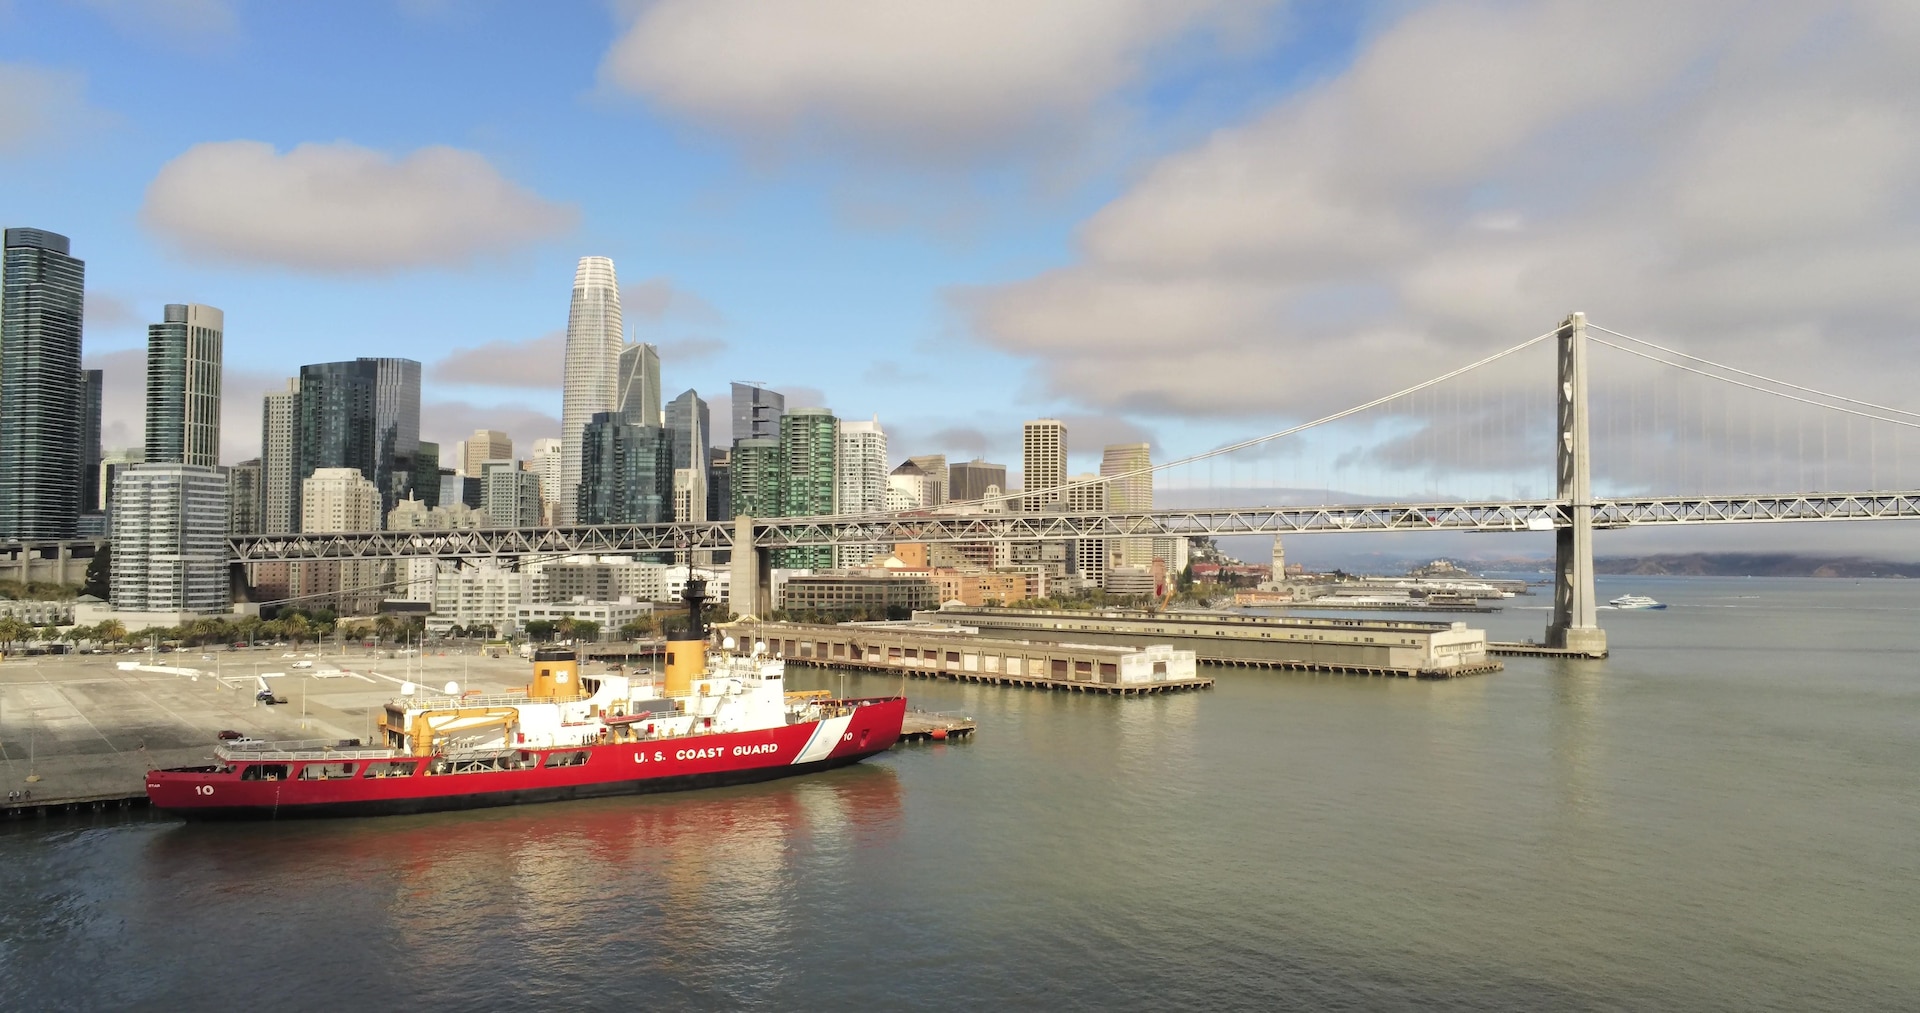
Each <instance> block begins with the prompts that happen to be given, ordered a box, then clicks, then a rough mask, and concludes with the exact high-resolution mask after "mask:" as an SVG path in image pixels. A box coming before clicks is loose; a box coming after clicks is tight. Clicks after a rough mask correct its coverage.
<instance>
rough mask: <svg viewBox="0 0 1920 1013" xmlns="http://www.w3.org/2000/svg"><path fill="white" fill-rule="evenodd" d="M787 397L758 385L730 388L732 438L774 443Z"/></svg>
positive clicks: (747, 384)
mask: <svg viewBox="0 0 1920 1013" xmlns="http://www.w3.org/2000/svg"><path fill="white" fill-rule="evenodd" d="M786 411H787V396H786V395H785V394H782V393H780V392H779V391H777V390H768V389H767V388H765V387H762V386H760V385H758V384H752V383H739V382H736V383H734V385H733V439H734V441H735V442H739V441H740V440H777V439H779V438H780V416H782V415H784V414H786Z"/></svg>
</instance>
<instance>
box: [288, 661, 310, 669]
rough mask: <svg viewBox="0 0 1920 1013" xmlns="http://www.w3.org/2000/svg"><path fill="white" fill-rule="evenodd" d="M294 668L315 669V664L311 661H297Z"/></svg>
mask: <svg viewBox="0 0 1920 1013" xmlns="http://www.w3.org/2000/svg"><path fill="white" fill-rule="evenodd" d="M292 667H294V668H312V667H313V662H311V661H296V662H294V663H293V666H292Z"/></svg>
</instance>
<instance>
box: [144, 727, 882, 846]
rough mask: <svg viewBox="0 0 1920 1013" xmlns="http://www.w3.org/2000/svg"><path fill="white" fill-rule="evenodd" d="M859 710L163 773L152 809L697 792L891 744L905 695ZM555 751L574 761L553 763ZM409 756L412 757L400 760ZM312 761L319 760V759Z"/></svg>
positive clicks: (353, 809)
mask: <svg viewBox="0 0 1920 1013" xmlns="http://www.w3.org/2000/svg"><path fill="white" fill-rule="evenodd" d="M860 704H861V705H860V706H858V707H856V708H855V709H854V710H853V711H852V712H851V713H849V714H846V715H843V716H840V717H834V718H828V719H824V720H820V721H814V722H808V723H804V724H795V725H785V726H781V727H778V728H768V729H760V730H755V731H744V732H730V733H717V734H709V735H694V736H686V737H682V738H673V739H654V740H648V741H639V742H613V743H607V744H603V745H593V746H585V747H580V748H574V749H551V750H520V751H515V756H516V757H524V758H525V761H526V762H527V764H528V766H526V767H524V768H523V769H512V770H489V771H480V772H457V773H439V772H436V771H435V767H436V764H435V762H434V758H426V759H423V760H420V761H419V762H418V764H417V769H415V770H414V771H413V772H412V773H409V774H405V775H403V776H384V777H383V776H373V773H374V771H375V770H385V769H388V768H387V767H386V766H383V765H387V764H391V763H392V762H393V761H390V760H365V761H348V762H347V763H344V764H343V763H342V759H343V758H342V757H332V758H329V759H328V760H327V761H324V764H325V769H326V770H327V772H328V773H330V774H337V773H339V771H340V770H341V769H342V767H343V766H348V767H350V768H351V770H350V772H349V773H348V774H346V775H345V776H328V777H308V776H306V774H307V771H306V770H305V769H304V768H305V767H306V766H307V765H306V764H301V763H266V764H261V765H254V766H261V767H263V768H264V769H265V770H267V771H269V772H271V773H272V774H273V775H274V776H273V777H272V778H271V779H268V778H266V777H263V776H260V772H259V771H253V772H251V773H252V775H253V776H249V775H250V771H249V770H248V769H247V767H248V766H249V765H246V764H239V765H221V766H217V767H204V768H178V769H173V770H155V771H151V772H149V773H148V775H147V796H148V798H149V799H150V800H151V801H152V803H153V806H154V807H155V808H157V809H161V810H163V811H166V812H169V813H172V814H175V815H178V816H183V817H187V818H189V819H228V820H232V819H305V818H329V817H351V816H398V815H409V814H417V813H431V812H447V811H451V810H459V809H479V808H491V807H496V806H509V805H526V804H530V803H538V802H564V801H571V800H578V799H591V798H606V797H611V796H619V795H640V794H651V793H655V792H669V791H690V790H696V789H701V788H717V787H723V786H726V785H737V784H752V783H756V782H760V781H771V780H776V779H780V778H786V777H795V776H801V775H806V774H813V773H818V772H820V771H824V770H830V769H833V768H835V767H843V766H847V765H849V764H854V763H858V762H860V761H861V760H864V759H866V758H867V757H869V756H872V755H874V754H875V753H880V752H884V751H886V750H887V749H890V748H892V746H893V744H894V743H895V742H896V741H898V739H899V737H900V723H901V720H902V719H903V718H904V717H905V713H906V701H905V700H904V699H902V698H892V699H887V700H876V701H860ZM556 758H560V759H564V760H567V761H571V762H566V763H556V762H555V760H556ZM402 762H411V759H410V758H403V759H402ZM315 766H316V768H317V769H318V768H320V767H321V761H315Z"/></svg>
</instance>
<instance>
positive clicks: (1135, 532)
mask: <svg viewBox="0 0 1920 1013" xmlns="http://www.w3.org/2000/svg"><path fill="white" fill-rule="evenodd" d="M1592 508H1593V526H1594V527H1595V528H1601V529H1611V528H1628V527H1646V526H1672V525H1683V524H1764V523H1777V522H1784V521H1847V520H1852V521H1863V520H1865V521H1870V520H1914V519H1920V491H1904V492H1828V493H1807V494H1789V495H1751V496H1649V497H1606V498H1595V500H1594V502H1593V504H1592ZM740 520H744V523H740ZM1572 523H1573V521H1572V508H1571V507H1570V506H1569V505H1568V504H1567V503H1564V502H1561V501H1559V500H1553V499H1539V500H1507V501H1492V502H1480V503H1463V502H1428V503H1356V504H1342V505H1322V506H1289V507H1246V508H1238V509H1220V510H1152V511H1143V512H1138V513H1105V512H1102V513H1004V514H952V515H943V514H937V513H927V512H917V513H908V514H885V515H869V516H843V517H757V518H750V519H737V520H726V521H696V522H688V523H674V524H603V525H589V526H578V527H558V528H480V529H474V530H464V531H356V532H342V533H328V534H283V535H242V536H235V537H233V538H230V539H228V545H229V548H230V551H231V554H232V561H233V562H235V563H262V562H281V561H289V560H317V559H402V558H410V557H434V558H443V559H474V558H487V557H501V558H517V557H522V556H555V557H558V556H565V555H574V554H597V553H632V552H672V551H676V550H686V549H695V550H700V549H738V548H741V547H742V546H741V545H740V544H739V543H738V541H737V539H744V538H746V537H748V534H747V532H748V531H749V529H750V532H751V534H750V538H751V544H752V546H753V547H754V548H757V549H761V550H769V549H782V548H797V547H802V546H818V545H891V544H894V543H896V542H1036V541H1062V540H1069V539H1078V538H1124V537H1151V536H1161V537H1165V536H1176V537H1177V536H1190V535H1254V534H1280V535H1286V534H1300V533H1308V532H1340V531H1348V532H1357V531H1480V532H1498V531H1554V530H1557V529H1560V528H1564V527H1568V526H1570V525H1571V524H1572ZM4 552H5V549H4V548H0V554H4Z"/></svg>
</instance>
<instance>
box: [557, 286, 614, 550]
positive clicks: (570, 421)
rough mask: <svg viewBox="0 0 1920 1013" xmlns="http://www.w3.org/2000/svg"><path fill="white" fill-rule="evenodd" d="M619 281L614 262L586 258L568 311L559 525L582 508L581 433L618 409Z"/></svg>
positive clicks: (562, 398)
mask: <svg viewBox="0 0 1920 1013" xmlns="http://www.w3.org/2000/svg"><path fill="white" fill-rule="evenodd" d="M621 346H622V341H621V323H620V282H619V279H618V278H617V277H616V276H615V275H614V271H613V261H612V260H610V259H608V258H606V257H581V258H580V264H579V266H578V267H577V268H575V269H574V273H573V302H572V305H571V306H570V307H569V308H568V311H567V358H566V364H565V374H564V378H563V380H562V383H561V394H560V441H561V446H562V448H563V449H564V451H565V455H564V456H563V457H562V458H561V460H560V488H559V490H558V495H556V496H555V497H554V503H555V507H556V509H557V510H558V513H559V516H558V517H556V518H555V521H556V523H560V524H572V523H574V517H575V511H577V510H578V508H579V503H578V497H579V489H580V449H581V447H582V443H581V434H582V433H583V432H584V431H585V430H586V428H587V423H588V422H590V421H592V419H593V417H594V416H595V415H598V414H599V413H601V412H610V411H617V410H619V405H618V404H617V403H616V402H617V401H618V399H619V393H620V385H619V369H620V349H621Z"/></svg>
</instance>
